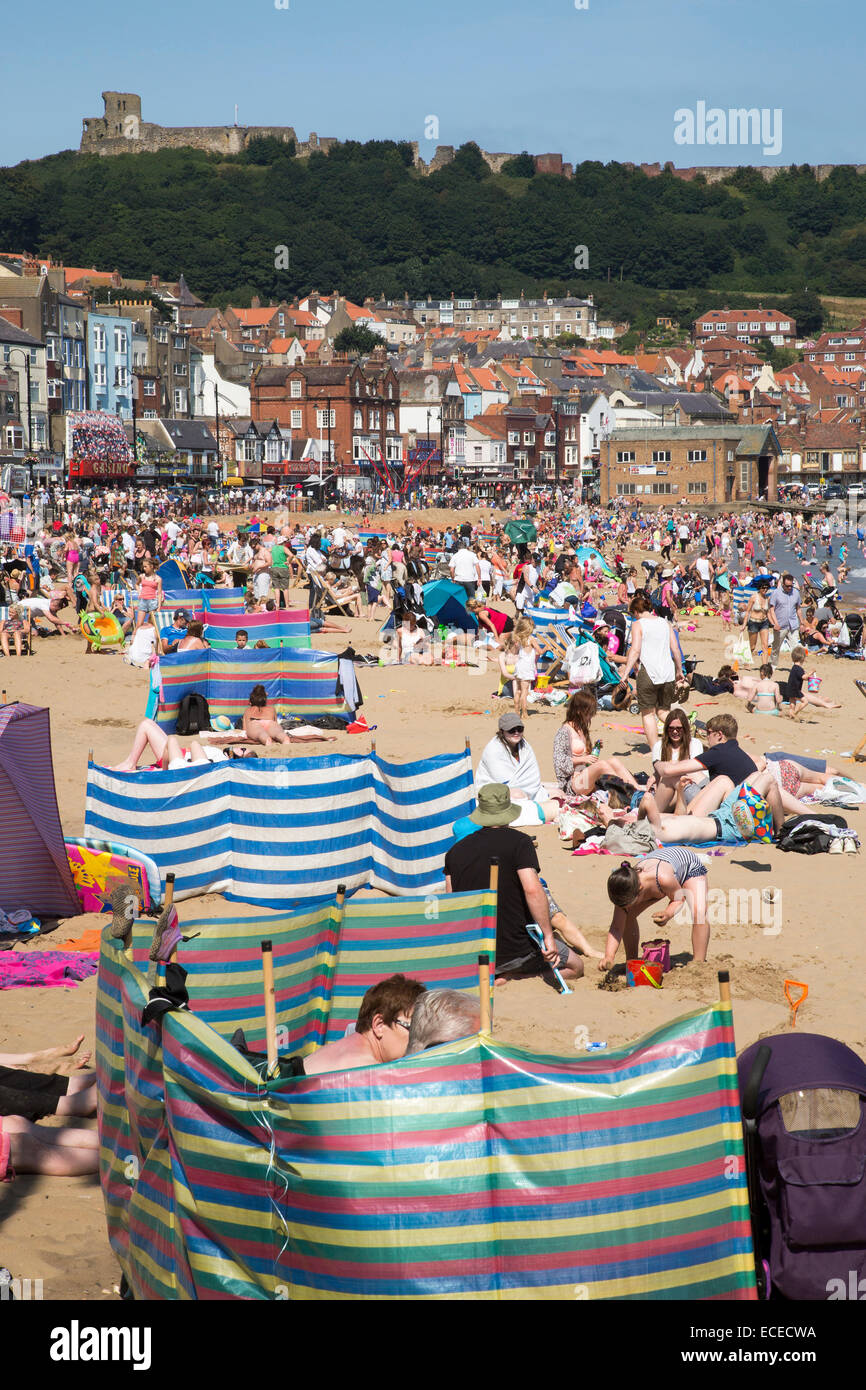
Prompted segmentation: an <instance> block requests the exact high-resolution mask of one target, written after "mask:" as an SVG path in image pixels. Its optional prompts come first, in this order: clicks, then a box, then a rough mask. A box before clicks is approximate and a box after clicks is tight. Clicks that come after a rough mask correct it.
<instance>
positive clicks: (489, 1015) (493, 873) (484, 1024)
mask: <svg viewBox="0 0 866 1390" xmlns="http://www.w3.org/2000/svg"><path fill="white" fill-rule="evenodd" d="M467 742H468V740H467ZM490 892H491V893H492V894H493V897H494V899H495V901H494V904H493V907H494V912H493V924H494V940H495V929H496V917H497V915H498V912H499V860H498V858H495V857H494V858H493V859H491V861H490ZM482 962H484V964H483V965H482ZM478 975H479V980H480V984H481V1031H482V1033H490V1034H491V1035H492V1033H493V996H492V994H491V992H490V957H489V956H487V955H484V956H479V957H478Z"/></svg>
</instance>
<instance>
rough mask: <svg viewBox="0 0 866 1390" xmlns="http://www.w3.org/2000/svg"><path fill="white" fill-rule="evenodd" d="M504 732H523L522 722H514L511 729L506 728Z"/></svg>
mask: <svg viewBox="0 0 866 1390" xmlns="http://www.w3.org/2000/svg"><path fill="white" fill-rule="evenodd" d="M505 732H506V733H507V734H522V733H523V725H522V724H515V726H514V728H513V729H506V730H505Z"/></svg>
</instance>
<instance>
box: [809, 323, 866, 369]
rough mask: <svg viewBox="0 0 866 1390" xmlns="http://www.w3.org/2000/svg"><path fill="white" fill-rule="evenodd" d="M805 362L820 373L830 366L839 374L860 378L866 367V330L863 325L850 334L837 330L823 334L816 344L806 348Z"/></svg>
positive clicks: (850, 331) (849, 332)
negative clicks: (865, 366) (848, 374)
mask: <svg viewBox="0 0 866 1390" xmlns="http://www.w3.org/2000/svg"><path fill="white" fill-rule="evenodd" d="M803 360H804V362H808V363H809V364H810V365H812V366H814V367H815V368H816V370H818V371H823V369H824V367H825V366H830V367H832V368H834V369H835V370H836V371H838V372H844V373H851V374H853V375H854V376H859V375H860V374H861V373H862V371H863V368H864V365H866V328H864V327H863V326H862V325H861V326H860V327H859V328H855V329H853V330H849V331H848V332H843V331H841V330H838V329H837V330H836V331H834V332H832V333H822V334H821V336H820V338H818V339H816V341H815V342H814V343H810V344H808V345H807V346H806V350H805V351H804V353H803Z"/></svg>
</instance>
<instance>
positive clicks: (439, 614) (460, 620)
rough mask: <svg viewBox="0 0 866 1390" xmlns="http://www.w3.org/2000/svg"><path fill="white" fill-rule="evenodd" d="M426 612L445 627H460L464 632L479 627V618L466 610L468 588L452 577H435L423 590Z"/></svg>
mask: <svg viewBox="0 0 866 1390" xmlns="http://www.w3.org/2000/svg"><path fill="white" fill-rule="evenodd" d="M421 596H422V599H423V602H424V612H425V613H426V614H427V617H428V618H433V619H434V620H435V621H436V622H437V623H442V624H444V626H445V627H459V628H462V629H463V631H464V632H473V631H474V630H475V629H476V628H477V627H478V622H477V620H476V619H475V618H474V617H473V615H472V614H471V613H468V612H467V611H466V590H465V589H464V588H463V585H462V584H455V583H453V581H452V580H450V579H434V580H433V582H432V583H431V584H425V585H424V587H423V589H422V590H421Z"/></svg>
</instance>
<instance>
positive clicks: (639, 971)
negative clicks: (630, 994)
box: [625, 960, 662, 989]
mask: <svg viewBox="0 0 866 1390" xmlns="http://www.w3.org/2000/svg"><path fill="white" fill-rule="evenodd" d="M625 980H626V984H627V985H634V986H637V985H652V987H653V989H661V987H662V967H661V963H660V962H658V961H652V960H629V961H626V964H625Z"/></svg>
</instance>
